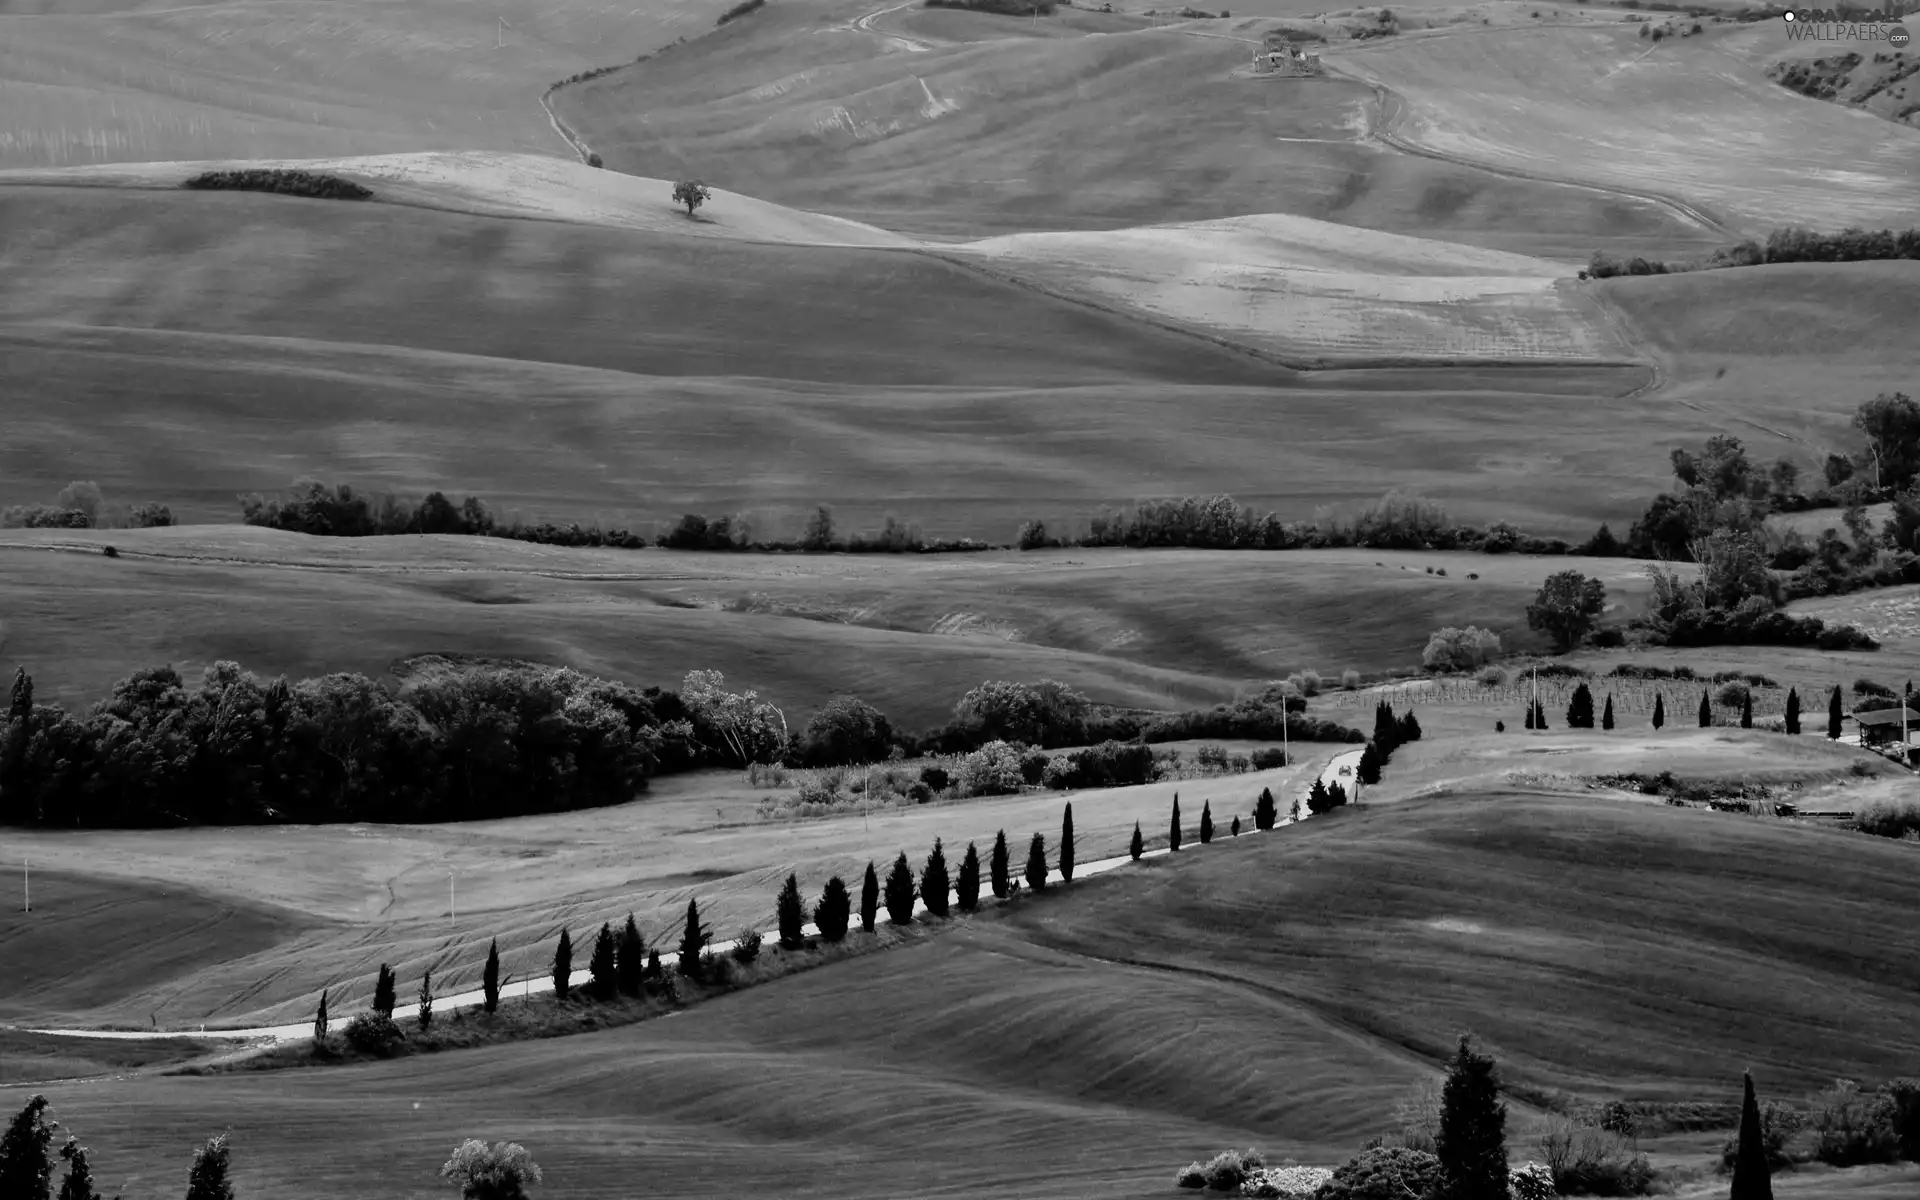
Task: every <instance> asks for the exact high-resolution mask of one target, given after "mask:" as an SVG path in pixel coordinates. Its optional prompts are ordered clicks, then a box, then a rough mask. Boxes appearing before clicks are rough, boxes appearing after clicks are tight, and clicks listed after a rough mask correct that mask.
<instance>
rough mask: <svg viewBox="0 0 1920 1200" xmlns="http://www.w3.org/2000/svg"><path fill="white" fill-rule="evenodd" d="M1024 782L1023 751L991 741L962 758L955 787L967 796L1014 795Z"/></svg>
mask: <svg viewBox="0 0 1920 1200" xmlns="http://www.w3.org/2000/svg"><path fill="white" fill-rule="evenodd" d="M1025 782H1026V775H1025V773H1024V772H1023V770H1022V768H1021V756H1020V752H1019V751H1018V750H1017V749H1015V748H1014V747H1013V746H1012V745H1010V744H1008V743H1006V742H988V743H987V744H986V745H984V746H982V747H980V748H979V749H978V750H975V751H974V752H973V753H971V754H968V755H965V756H963V757H962V758H961V759H960V761H959V763H958V764H957V766H956V771H955V776H954V785H955V786H956V787H957V788H959V790H960V793H961V794H962V795H965V796H1008V795H1013V794H1015V793H1017V792H1019V791H1020V788H1021V786H1022V785H1023V784H1025Z"/></svg>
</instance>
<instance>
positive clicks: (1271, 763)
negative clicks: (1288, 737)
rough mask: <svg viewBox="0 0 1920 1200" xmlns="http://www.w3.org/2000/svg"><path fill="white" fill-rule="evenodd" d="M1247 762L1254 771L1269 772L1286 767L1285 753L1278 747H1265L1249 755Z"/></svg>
mask: <svg viewBox="0 0 1920 1200" xmlns="http://www.w3.org/2000/svg"><path fill="white" fill-rule="evenodd" d="M1247 762H1248V763H1249V764H1250V765H1251V766H1252V767H1253V769H1254V770H1256V771H1270V770H1272V769H1273V768H1275V767H1284V766H1286V765H1287V752H1286V751H1285V750H1282V749H1280V748H1279V747H1278V746H1265V747H1262V748H1261V749H1258V750H1255V751H1254V752H1253V753H1252V754H1251V755H1249V756H1248V758H1247Z"/></svg>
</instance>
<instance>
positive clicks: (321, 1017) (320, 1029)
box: [313, 988, 327, 1050]
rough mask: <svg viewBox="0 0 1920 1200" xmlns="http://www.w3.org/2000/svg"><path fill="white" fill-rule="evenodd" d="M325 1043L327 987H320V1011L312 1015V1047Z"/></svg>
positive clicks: (317, 1047)
mask: <svg viewBox="0 0 1920 1200" xmlns="http://www.w3.org/2000/svg"><path fill="white" fill-rule="evenodd" d="M326 1044H327V989H325V988H321V989H320V1011H319V1012H317V1013H315V1014H314V1015H313V1048H314V1049H316V1050H318V1049H321V1048H322V1047H324V1046H325V1045H326Z"/></svg>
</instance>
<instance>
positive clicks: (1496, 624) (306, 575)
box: [0, 526, 1648, 727]
mask: <svg viewBox="0 0 1920 1200" xmlns="http://www.w3.org/2000/svg"><path fill="white" fill-rule="evenodd" d="M109 543H110V544H113V545H115V546H116V547H118V548H119V549H120V551H121V557H119V558H118V559H108V558H106V557H104V556H103V555H98V554H91V553H81V552H70V551H58V550H55V551H49V550H46V549H43V548H36V547H45V546H48V545H50V544H51V545H55V546H60V545H67V546H89V545H92V546H98V545H105V544H109ZM150 555H151V556H153V557H148V556H150ZM0 556H4V559H3V560H0V561H5V563H6V565H7V570H6V571H5V572H4V573H0V606H4V608H3V609H0V610H3V611H5V613H6V616H5V617H4V618H3V619H0V622H3V623H0V656H4V658H0V661H11V660H12V659H15V658H19V659H22V660H25V661H28V662H29V663H30V664H31V665H32V668H33V669H34V670H35V671H36V674H37V676H38V678H39V680H40V682H39V684H38V687H39V688H40V694H41V695H42V696H45V697H48V698H54V697H58V698H60V699H63V700H65V701H67V702H69V703H75V704H78V703H85V702H90V701H91V700H92V699H95V698H97V697H99V696H100V695H103V694H104V693H105V690H106V688H107V687H108V686H110V684H111V683H112V682H113V681H114V680H116V679H118V678H121V677H123V676H124V675H126V674H127V673H128V672H130V671H131V670H133V669H135V668H137V667H140V666H147V665H153V664H156V663H159V662H173V663H174V664H176V666H178V667H179V668H181V669H182V670H185V671H188V672H197V671H198V670H199V669H200V667H201V666H203V665H205V664H207V663H210V662H213V661H216V660H218V659H235V660H238V661H241V662H243V663H245V664H246V665H248V666H249V667H251V668H254V669H256V670H260V671H265V672H271V673H279V672H283V671H284V672H287V673H289V674H293V675H295V676H299V675H306V674H323V673H325V672H328V671H334V670H358V671H363V672H366V673H369V674H375V675H378V674H381V673H383V672H384V671H385V670H386V669H387V667H388V666H389V665H390V664H392V663H393V662H394V661H395V660H398V659H401V658H405V657H408V656H410V655H415V654H424V653H462V654H479V655H489V656H504V657H519V658H531V659H535V660H538V661H558V662H564V663H567V664H569V665H572V666H576V667H578V668H580V669H581V670H586V671H591V672H597V673H601V674H607V675H612V676H615V677H619V678H625V679H630V680H632V681H634V682H635V683H637V684H641V685H646V684H652V683H659V684H663V685H666V684H672V683H674V682H675V681H677V680H679V679H680V678H681V677H682V676H683V675H685V673H686V672H687V671H689V670H694V669H701V668H708V667H713V668H717V669H720V670H723V671H725V672H726V673H727V674H728V676H729V677H730V678H732V679H734V680H735V681H736V682H737V683H739V684H741V685H745V686H752V687H756V688H759V689H760V690H761V691H762V692H763V693H764V694H765V695H767V696H769V697H770V698H772V699H774V700H775V701H777V702H779V703H781V704H784V705H787V706H789V707H790V708H791V709H792V710H793V711H794V712H795V713H796V714H798V713H807V712H811V711H812V709H813V708H815V707H816V706H818V705H819V704H821V703H823V702H824V700H825V698H826V697H827V696H829V695H831V694H832V693H834V692H837V691H852V692H855V693H857V694H859V695H861V696H862V697H864V698H865V699H867V700H868V701H869V702H871V703H874V704H876V705H878V706H880V707H881V709H882V710H883V711H885V712H887V713H888V714H889V715H890V716H891V717H892V718H893V719H894V720H895V721H898V722H902V723H904V724H907V725H908V726H910V727H919V726H923V725H930V724H933V723H935V722H937V721H940V720H944V719H945V718H946V715H947V714H948V712H949V711H950V709H951V706H952V704H953V703H954V701H956V700H957V699H958V698H959V697H960V695H961V693H963V692H964V691H966V690H967V689H968V688H970V687H972V686H974V685H975V684H977V683H979V682H980V681H981V680H982V679H987V678H1017V679H1027V678H1041V677H1048V676H1051V677H1055V678H1059V679H1061V680H1063V681H1065V682H1068V683H1071V684H1074V685H1075V686H1077V687H1080V688H1083V689H1085V690H1086V691H1087V692H1088V694H1089V695H1091V696H1093V697H1094V698H1096V699H1098V700H1101V701H1103V702H1107V703H1115V704H1125V705H1137V706H1147V707H1157V708H1168V707H1181V706H1186V705H1193V704H1203V703H1211V702H1214V701H1217V700H1221V699H1226V698H1230V697H1231V696H1232V694H1233V693H1234V691H1235V689H1236V688H1240V687H1243V686H1249V685H1255V684H1257V682H1258V681H1260V680H1266V679H1273V678H1279V677H1282V676H1285V675H1286V674H1288V673H1290V672H1292V671H1296V670H1299V669H1301V668H1303V667H1312V668H1315V669H1317V670H1319V671H1321V672H1323V673H1324V674H1327V675H1329V676H1337V675H1338V674H1339V672H1340V671H1342V670H1345V669H1347V668H1348V667H1352V668H1355V669H1357V670H1383V669H1389V668H1400V667H1408V666H1414V665H1417V663H1418V662H1419V656H1420V652H1421V650H1422V649H1423V648H1424V647H1425V645H1426V640H1427V635H1428V634H1429V633H1430V632H1431V631H1432V630H1433V629H1435V628H1438V627H1440V626H1443V625H1461V624H1477V625H1480V626H1481V627H1483V628H1492V629H1494V630H1495V631H1497V632H1499V633H1500V634H1501V635H1502V637H1503V638H1505V639H1506V641H1507V644H1508V645H1509V647H1510V648H1512V649H1521V648H1526V647H1530V646H1536V645H1539V644H1540V643H1539V635H1537V634H1535V633H1533V632H1532V631H1530V630H1528V629H1527V628H1526V625H1525V609H1526V605H1527V603H1528V602H1529V600H1530V599H1531V598H1532V595H1533V593H1534V592H1535V591H1536V590H1537V589H1538V588H1539V586H1540V583H1541V581H1542V580H1544V579H1545V578H1546V576H1547V575H1548V574H1550V573H1552V572H1554V571H1559V570H1563V569H1567V568H1568V567H1569V566H1574V567H1577V568H1579V569H1581V570H1583V571H1587V572H1589V573H1591V574H1593V575H1595V577H1597V578H1600V579H1601V580H1603V581H1604V582H1605V583H1606V585H1607V586H1608V588H1609V589H1610V592H1611V596H1612V599H1611V602H1612V603H1613V604H1614V605H1616V608H1615V609H1614V617H1615V618H1618V619H1624V618H1625V617H1626V616H1628V615H1630V614H1631V613H1633V612H1634V611H1636V609H1637V606H1638V605H1639V604H1640V603H1642V601H1643V599H1644V597H1645V596H1646V595H1647V587H1648V584H1647V580H1646V577H1645V574H1644V571H1643V569H1642V567H1641V565H1640V564H1638V563H1635V562H1633V561H1631V560H1627V559H1591V560H1589V559H1581V560H1574V561H1572V562H1571V563H1570V562H1569V561H1568V560H1564V559H1560V558H1552V557H1545V558H1528V557H1520V556H1514V555H1470V554H1442V553H1418V552H1389V551H1372V550H1326V551H1288V552H1275V553H1255V552H1247V551H1238V552H1236V551H1167V550H1160V551H1153V550H1148V551H1138V550H1086V551H1080V550H1075V551H1035V552H1028V553H1020V552H1017V551H1006V552H994V553H990V554H970V555H946V556H924V557H923V556H916V555H885V556H882V555H858V556H852V555H830V556H808V555H737V556H736V555H723V554H702V553H689V552H677V551H658V550H647V551H569V550H558V549H555V548H548V547H530V546H524V545H522V544H520V543H514V542H506V541H500V540H493V539H470V538H442V537H436V538H374V539H344V538H337V539H325V538H310V537H306V536H304V535H299V534H286V533H280V532H278V531H269V530H256V529H249V528H247V527H244V526H240V527H228V528H225V529H220V528H209V527H197V526H185V527H177V528H175V529H171V530H155V531H131V530H111V531H91V532H88V533H86V534H83V535H78V536H74V535H70V534H68V533H66V532H64V531H59V532H57V531H51V530H34V531H10V532H8V533H7V534H6V535H5V536H4V537H0ZM1428 567H1432V568H1434V569H1435V571H1436V573H1434V574H1428V573H1427V570H1426V569H1427V568H1428ZM1439 570H1445V571H1446V572H1447V574H1446V575H1445V576H1444V577H1443V576H1440V575H1439V574H1437V571H1439ZM1469 575H1477V576H1478V577H1479V578H1477V579H1469V578H1468V576H1469ZM340 613H351V614H353V617H352V619H351V620H345V621H343V620H341V619H340V617H339V616H338V615H337V614H340ZM329 614H332V615H329ZM156 618H159V619H156ZM53 664H59V665H58V666H57V667H56V666H54V665H53Z"/></svg>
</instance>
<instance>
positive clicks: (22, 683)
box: [7, 667, 33, 721]
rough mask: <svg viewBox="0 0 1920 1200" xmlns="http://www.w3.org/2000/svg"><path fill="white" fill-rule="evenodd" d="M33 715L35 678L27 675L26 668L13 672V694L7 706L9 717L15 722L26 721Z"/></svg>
mask: <svg viewBox="0 0 1920 1200" xmlns="http://www.w3.org/2000/svg"><path fill="white" fill-rule="evenodd" d="M32 715H33V676H31V675H29V674H27V669H26V668H25V667H15V668H14V670H13V694H12V696H11V697H9V703H8V704H7V717H8V718H9V719H10V720H14V721H24V720H26V719H27V718H28V717H31V716H32Z"/></svg>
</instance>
